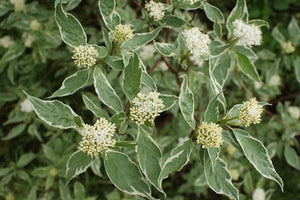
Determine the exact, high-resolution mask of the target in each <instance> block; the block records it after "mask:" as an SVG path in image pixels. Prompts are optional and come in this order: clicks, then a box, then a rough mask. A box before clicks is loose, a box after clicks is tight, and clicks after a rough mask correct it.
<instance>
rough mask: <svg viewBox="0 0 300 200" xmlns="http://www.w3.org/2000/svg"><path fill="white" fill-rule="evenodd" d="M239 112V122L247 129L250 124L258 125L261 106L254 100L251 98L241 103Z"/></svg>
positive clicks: (261, 110)
mask: <svg viewBox="0 0 300 200" xmlns="http://www.w3.org/2000/svg"><path fill="white" fill-rule="evenodd" d="M239 111H240V115H239V120H240V121H241V122H242V124H243V125H244V126H245V127H248V126H250V124H258V123H259V122H260V121H261V114H262V112H263V106H262V105H259V104H258V102H257V100H256V98H252V99H250V100H249V101H246V102H243V104H242V106H241V107H240V109H239Z"/></svg>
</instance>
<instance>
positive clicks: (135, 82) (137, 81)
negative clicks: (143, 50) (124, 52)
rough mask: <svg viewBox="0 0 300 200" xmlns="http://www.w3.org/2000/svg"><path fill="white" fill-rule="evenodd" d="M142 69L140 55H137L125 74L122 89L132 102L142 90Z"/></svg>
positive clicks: (130, 61)
mask: <svg viewBox="0 0 300 200" xmlns="http://www.w3.org/2000/svg"><path fill="white" fill-rule="evenodd" d="M141 79H142V68H141V66H140V62H139V58H138V55H137V54H136V53H135V54H134V56H133V57H131V59H130V60H129V64H128V65H127V66H126V67H125V69H124V73H123V82H122V89H123V91H124V93H125V94H126V96H127V97H128V99H130V100H132V99H133V98H134V97H136V96H137V94H138V93H139V92H140V89H141Z"/></svg>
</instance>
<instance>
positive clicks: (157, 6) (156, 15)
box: [145, 0, 165, 21]
mask: <svg viewBox="0 0 300 200" xmlns="http://www.w3.org/2000/svg"><path fill="white" fill-rule="evenodd" d="M145 9H146V10H147V11H148V12H149V15H150V17H152V18H153V19H154V20H155V21H159V20H161V19H162V18H163V17H164V15H165V12H164V5H163V4H162V3H156V2H155V1H153V0H150V1H149V2H148V3H146V5H145Z"/></svg>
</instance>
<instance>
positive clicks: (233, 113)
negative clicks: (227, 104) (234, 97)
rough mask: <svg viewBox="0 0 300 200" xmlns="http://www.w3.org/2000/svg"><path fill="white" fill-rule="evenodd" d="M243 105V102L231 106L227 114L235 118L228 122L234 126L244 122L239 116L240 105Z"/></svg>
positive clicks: (228, 116)
mask: <svg viewBox="0 0 300 200" xmlns="http://www.w3.org/2000/svg"><path fill="white" fill-rule="evenodd" d="M241 106H242V104H236V105H234V106H233V107H232V108H230V110H229V111H228V114H227V118H228V119H230V118H235V117H237V118H236V119H233V120H230V121H228V122H227V124H229V125H232V126H240V125H241V124H242V122H241V121H240V120H239V118H238V116H239V115H240V110H239V109H240V107H241Z"/></svg>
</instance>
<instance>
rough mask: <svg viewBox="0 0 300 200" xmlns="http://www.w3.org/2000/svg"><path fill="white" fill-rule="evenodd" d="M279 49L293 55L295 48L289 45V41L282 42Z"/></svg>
mask: <svg viewBox="0 0 300 200" xmlns="http://www.w3.org/2000/svg"><path fill="white" fill-rule="evenodd" d="M281 48H282V49H283V50H284V52H286V53H294V51H295V47H294V46H293V44H292V43H291V41H287V42H283V43H282V44H281Z"/></svg>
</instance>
